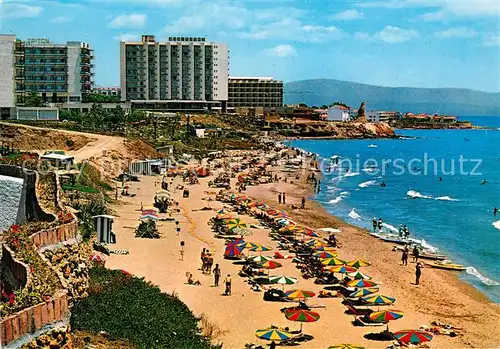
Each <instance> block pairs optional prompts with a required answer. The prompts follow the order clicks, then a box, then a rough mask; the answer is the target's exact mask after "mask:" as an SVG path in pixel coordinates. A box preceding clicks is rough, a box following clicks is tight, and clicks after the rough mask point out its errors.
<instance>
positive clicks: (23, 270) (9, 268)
mask: <svg viewBox="0 0 500 349" xmlns="http://www.w3.org/2000/svg"><path fill="white" fill-rule="evenodd" d="M2 268H3V269H4V270H3V271H4V272H8V273H10V276H12V277H13V278H14V280H15V284H16V285H13V286H16V287H17V288H24V287H26V285H28V282H29V278H30V271H29V268H28V266H27V265H26V264H24V263H23V262H20V261H18V260H17V259H16V258H15V257H14V252H12V251H11V249H10V248H9V247H7V246H6V245H5V244H4V245H2Z"/></svg>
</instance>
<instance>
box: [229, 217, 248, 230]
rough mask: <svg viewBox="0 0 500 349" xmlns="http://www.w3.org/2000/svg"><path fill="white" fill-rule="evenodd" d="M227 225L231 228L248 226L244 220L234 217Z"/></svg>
mask: <svg viewBox="0 0 500 349" xmlns="http://www.w3.org/2000/svg"><path fill="white" fill-rule="evenodd" d="M227 227H228V228H229V230H233V229H235V228H248V226H247V224H246V223H245V222H243V221H242V220H241V219H240V218H233V219H231V220H229V221H228V222H227Z"/></svg>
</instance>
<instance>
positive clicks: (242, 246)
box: [237, 241, 260, 250]
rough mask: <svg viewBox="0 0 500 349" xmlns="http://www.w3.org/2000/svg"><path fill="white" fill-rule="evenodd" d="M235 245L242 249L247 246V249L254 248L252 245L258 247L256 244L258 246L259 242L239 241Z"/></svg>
mask: <svg viewBox="0 0 500 349" xmlns="http://www.w3.org/2000/svg"><path fill="white" fill-rule="evenodd" d="M237 246H238V248H240V249H242V250H243V249H245V248H247V249H252V248H254V247H258V246H260V245H259V244H256V243H254V242H250V241H243V242H241V243H239V244H238V245H237Z"/></svg>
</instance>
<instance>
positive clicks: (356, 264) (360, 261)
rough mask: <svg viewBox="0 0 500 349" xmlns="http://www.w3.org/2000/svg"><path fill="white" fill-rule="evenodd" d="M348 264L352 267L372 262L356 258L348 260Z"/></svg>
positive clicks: (367, 264)
mask: <svg viewBox="0 0 500 349" xmlns="http://www.w3.org/2000/svg"><path fill="white" fill-rule="evenodd" d="M346 265H348V266H351V267H356V268H360V267H367V266H369V265H370V263H369V262H367V261H364V260H362V259H356V260H354V261H350V262H347V263H346Z"/></svg>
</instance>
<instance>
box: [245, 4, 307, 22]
mask: <svg viewBox="0 0 500 349" xmlns="http://www.w3.org/2000/svg"><path fill="white" fill-rule="evenodd" d="M305 14H306V11H305V10H302V9H298V8H295V7H274V8H265V9H259V10H256V11H254V12H253V16H254V17H255V19H257V20H271V21H275V20H280V19H285V18H299V17H301V16H303V15H305Z"/></svg>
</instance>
